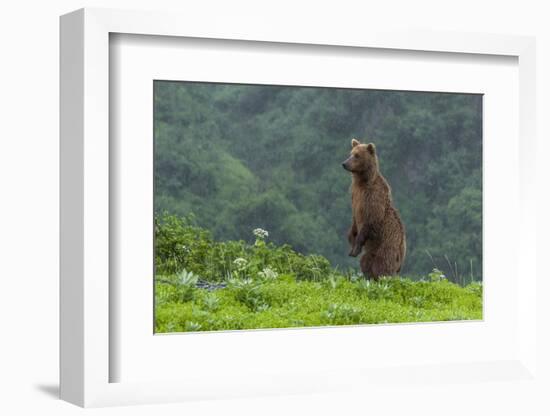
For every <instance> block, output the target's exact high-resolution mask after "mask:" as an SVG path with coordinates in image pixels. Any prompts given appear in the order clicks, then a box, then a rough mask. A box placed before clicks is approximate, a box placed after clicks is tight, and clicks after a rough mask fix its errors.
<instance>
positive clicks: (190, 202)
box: [154, 81, 482, 281]
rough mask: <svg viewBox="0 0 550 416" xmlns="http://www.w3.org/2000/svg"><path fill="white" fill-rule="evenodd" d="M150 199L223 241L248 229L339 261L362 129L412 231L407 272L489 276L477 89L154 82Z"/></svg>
mask: <svg viewBox="0 0 550 416" xmlns="http://www.w3.org/2000/svg"><path fill="white" fill-rule="evenodd" d="M154 88H155V94H154V95H155V98H154V99H155V102H154V110H155V131H154V140H155V211H156V212H157V213H159V214H160V213H162V212H168V213H171V214H176V215H179V216H189V215H190V214H193V215H194V216H195V221H196V223H197V225H199V226H200V227H203V228H206V229H208V230H210V231H211V232H212V234H213V236H214V237H215V238H216V239H217V240H239V239H243V240H247V241H248V240H250V235H251V234H250V230H252V229H254V228H257V227H261V228H263V229H266V230H268V231H269V238H270V241H273V242H274V243H276V244H284V243H286V244H289V245H291V246H292V247H293V248H294V249H295V250H296V251H298V252H302V253H304V254H310V253H313V254H321V255H323V256H325V257H326V258H328V259H329V260H330V261H331V263H332V265H333V266H335V267H339V268H341V269H347V268H348V267H354V268H356V269H358V261H357V259H352V258H349V257H348V256H347V253H348V243H347V239H346V233H347V229H348V227H349V225H350V219H351V203H350V202H351V201H350V194H349V185H350V181H351V178H350V175H349V173H347V172H346V171H344V169H343V168H342V166H341V162H342V161H343V160H344V159H345V158H346V157H347V155H348V153H349V151H350V140H351V138H352V137H357V138H359V139H361V140H363V139H364V140H365V141H372V142H374V143H375V144H376V146H377V151H378V155H379V159H380V168H381V171H382V173H383V175H384V176H385V177H386V178H387V179H388V181H389V183H390V184H391V186H392V190H393V197H394V202H395V205H396V207H397V208H398V210H399V212H400V214H401V217H402V219H403V222H404V224H405V227H406V231H407V248H408V250H407V257H406V260H405V265H404V269H403V271H402V274H404V275H408V276H413V277H414V276H415V275H421V274H423V275H425V274H427V273H429V272H430V271H431V270H432V269H433V268H434V267H437V268H439V269H441V270H443V271H444V272H445V274H446V275H447V276H448V278H449V279H451V280H454V281H457V280H460V279H461V278H462V279H465V280H467V281H469V280H470V279H471V278H472V276H473V278H474V279H478V280H479V279H481V278H482V276H481V270H482V268H481V265H482V263H481V253H482V241H481V231H482V225H481V224H482V194H481V161H482V141H481V134H482V133H481V129H482V126H481V101H482V99H481V96H480V95H466V94H442V93H416V92H415V93H413V92H392V91H375V90H350V89H347V90H345V89H327V88H297V87H278V86H249V85H228V84H205V83H186V82H167V81H155V84H154Z"/></svg>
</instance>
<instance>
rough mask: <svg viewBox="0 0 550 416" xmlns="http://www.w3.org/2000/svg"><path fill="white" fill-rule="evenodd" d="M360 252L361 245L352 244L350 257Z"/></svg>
mask: <svg viewBox="0 0 550 416" xmlns="http://www.w3.org/2000/svg"><path fill="white" fill-rule="evenodd" d="M359 253H361V247H358V246H353V247H352V249H351V251H350V252H349V256H350V257H357V256H358V255H359Z"/></svg>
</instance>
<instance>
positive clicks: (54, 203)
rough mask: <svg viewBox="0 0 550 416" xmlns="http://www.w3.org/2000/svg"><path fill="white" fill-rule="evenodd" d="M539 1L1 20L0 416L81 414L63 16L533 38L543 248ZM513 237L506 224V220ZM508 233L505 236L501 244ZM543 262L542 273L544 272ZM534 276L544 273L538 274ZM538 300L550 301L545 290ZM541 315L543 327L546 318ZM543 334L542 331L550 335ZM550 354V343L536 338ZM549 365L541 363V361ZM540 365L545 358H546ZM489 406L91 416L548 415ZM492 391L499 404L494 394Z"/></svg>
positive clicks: (234, 404) (190, 409)
mask: <svg viewBox="0 0 550 416" xmlns="http://www.w3.org/2000/svg"><path fill="white" fill-rule="evenodd" d="M545 3H548V2H545V1H543V0H542V1H534V0H514V1H506V0H487V1H479V0H461V1H453V2H450V1H443V0H433V1H430V0H414V1H410V0H402V1H401V0H378V1H371V0H363V1H357V2H352V1H346V0H338V1H330V2H328V1H327V2H325V1H320V0H317V1H312V2H311V3H309V2H306V1H303V2H301V3H298V1H297V0H294V1H283V0H278V1H274V0H271V1H268V2H265V1H264V2H262V1H235V0H234V1H225V2H224V1H219V2H214V1H205V0H202V1H195V2H190V1H184V0H180V1H169V0H156V1H153V0H134V1H130V0H111V1H106V0H105V1H100V0H88V1H87V2H82V1H69V0H50V1H38V0H34V1H33V0H20V1H15V0H11V1H9V2H8V1H5V2H4V3H3V4H2V6H1V9H0V35H1V36H0V45H1V48H0V56H1V61H0V120H1V122H0V181H1V182H0V184H1V186H0V189H1V195H2V196H1V198H2V199H1V204H0V244H1V247H0V279H1V282H2V286H1V287H0V330H1V342H0V414H5V415H18V414H33V413H37V412H40V413H41V414H59V415H67V414H77V413H80V412H82V410H81V409H79V408H77V407H74V406H72V405H69V404H67V403H64V402H61V401H59V400H57V398H56V396H57V389H58V387H57V386H58V362H59V361H58V334H59V332H58V316H59V314H58V289H59V287H58V271H59V268H58V254H59V250H58V191H59V190H58V173H59V171H58V160H59V159H58V144H59V142H58V118H59V112H58V104H59V99H58V97H59V95H58V87H59V76H58V69H59V65H58V62H59V47H58V42H59V41H58V35H59V33H58V16H59V15H61V14H64V13H67V12H69V11H72V10H74V9H77V8H81V7H84V6H87V7H116V8H132V9H144V10H149V9H155V10H177V11H183V12H187V13H194V14H197V15H206V16H208V15H210V14H212V13H216V14H221V15H224V16H227V19H231V18H232V16H234V15H235V14H242V13H245V14H247V15H250V17H251V18H254V16H262V17H263V18H266V17H267V18H270V19H274V20H275V21H277V22H280V24H281V27H284V26H285V25H286V24H300V25H303V27H304V30H307V27H308V24H311V22H312V21H315V22H317V23H319V22H325V23H326V27H327V31H332V30H338V27H344V26H347V25H355V26H365V27H367V26H368V25H369V24H373V23H375V22H376V23H377V24H380V23H381V22H382V23H384V22H388V25H397V26H400V27H421V28H433V29H440V30H458V31H464V30H470V31H474V32H488V33H511V34H522V35H536V36H537V38H538V132H539V147H538V155H539V157H540V162H539V164H538V165H539V178H540V180H539V183H538V188H539V189H540V200H539V216H540V223H539V248H540V253H541V254H544V253H545V252H546V249H547V248H549V247H548V243H547V242H546V238H543V237H541V235H542V234H543V233H544V232H546V233H548V232H550V228H549V226H548V225H549V222H548V220H547V219H546V218H542V214H544V213H546V212H550V209H549V208H550V204H549V198H548V188H549V186H548V179H549V175H548V172H549V169H548V167H546V166H542V164H545V165H548V161H547V160H546V157H547V156H548V155H550V152H549V147H550V144H549V141H548V140H545V139H548V138H550V124H549V123H548V121H547V120H548V117H549V115H550V95H549V94H550V88H549V87H550V85H549V84H550V24H549V20H550V12H548V11H547V10H546V7H545V6H547V4H545ZM511 226H513V221H511ZM505 235H506V230H503V238H505ZM542 257H543V256H540V259H539V261H540V266H542V265H543V263H542V261H543V258H542ZM540 270H541V271H540V272H539V273H543V272H544V270H543V269H542V268H541V269H540ZM538 291H539V293H541V294H543V293H550V285H549V284H548V283H546V282H544V281H543V282H542V284H541V285H539V287H538ZM540 308H541V313H544V314H545V315H544V316H546V319H545V322H548V320H547V319H548V318H547V317H548V311H549V308H548V306H546V305H545V304H544V303H543V304H542V305H541V306H540ZM547 332H548V331H547ZM541 337H544V341H545V342H544V345H543V347H548V348H546V351H550V347H549V345H550V343H549V342H548V340H549V336H548V334H547V333H544V332H542V331H541ZM546 355H547V353H546ZM540 358H541V359H542V362H543V364H544V365H548V358H546V357H545V354H541V357H540ZM495 389H496V390H495V392H496V393H495V396H496V397H499V399H498V400H494V399H490V400H489V399H488V398H487V397H483V396H482V395H480V394H479V393H478V392H476V391H475V390H474V389H473V388H472V387H470V386H468V385H467V384H457V386H456V397H454V398H453V400H452V401H450V400H444V398H442V397H439V396H438V388H437V386H434V388H433V390H431V391H426V392H418V391H416V392H411V394H410V395H408V396H407V397H394V396H392V394H391V390H389V391H388V394H387V397H383V398H380V397H378V398H376V400H372V399H371V398H369V397H368V392H365V395H364V397H357V396H351V395H348V394H345V393H335V394H332V395H322V396H321V395H319V396H305V397H280V398H260V399H253V400H231V401H214V402H197V403H186V404H177V405H162V406H156V407H151V406H141V407H132V408H114V409H99V410H92V411H93V412H94V413H98V414H101V415H106V414H109V415H111V414H113V415H125V414H144V415H145V414H149V413H151V412H156V413H157V414H163V415H164V414H167V415H170V414H178V415H181V414H192V415H203V414H212V415H214V414H216V415H218V414H223V415H225V414H240V415H245V414H262V415H264V414H281V413H289V414H300V413H305V414H320V415H324V414H363V413H374V414H377V415H384V414H402V411H399V410H398V409H403V408H408V409H417V410H420V409H422V411H423V413H424V414H426V415H428V414H446V415H454V414H457V415H459V414H460V415H464V414H468V415H477V414H484V413H490V414H502V415H505V414H526V415H537V414H550V411H549V407H548V406H549V405H548V403H546V404H545V405H544V408H543V406H542V405H540V404H537V403H536V402H535V400H534V397H533V396H534V395H535V394H540V392H533V395H529V393H525V392H522V394H513V391H511V390H510V389H509V388H508V387H507V386H505V385H502V386H501V387H498V386H496V387H495ZM498 389H502V394H500V395H498Z"/></svg>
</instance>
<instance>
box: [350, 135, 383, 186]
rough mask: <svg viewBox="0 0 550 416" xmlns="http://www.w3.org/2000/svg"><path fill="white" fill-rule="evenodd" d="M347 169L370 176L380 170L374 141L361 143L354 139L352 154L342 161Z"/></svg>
mask: <svg viewBox="0 0 550 416" xmlns="http://www.w3.org/2000/svg"><path fill="white" fill-rule="evenodd" d="M342 166H343V167H344V169H346V170H347V171H349V172H351V173H354V174H357V175H359V176H365V177H370V176H372V175H373V174H374V173H376V172H377V171H378V157H377V156H376V148H375V147H374V144H373V143H369V144H361V143H359V140H356V139H352V141H351V153H350V156H349V157H348V158H347V159H346V160H345V161H344V162H343V163H342Z"/></svg>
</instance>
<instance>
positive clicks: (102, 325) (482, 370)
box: [60, 9, 538, 407]
mask: <svg viewBox="0 0 550 416" xmlns="http://www.w3.org/2000/svg"><path fill="white" fill-rule="evenodd" d="M234 23H235V22H227V21H223V20H220V21H216V22H212V24H211V25H204V22H202V21H201V20H200V19H193V18H192V17H191V16H185V15H174V14H168V13H151V12H135V11H120V10H107V9H82V10H78V11H76V12H73V13H70V14H68V15H65V16H63V17H62V18H61V235H60V238H61V281H60V286H61V314H60V315H61V339H60V349H61V351H60V354H61V355H60V362H61V370H60V371H61V389H60V394H61V398H62V399H64V400H67V401H69V402H72V403H75V404H77V405H80V406H85V407H88V406H106V405H119V404H138V403H158V402H167V401H183V400H192V399H197V398H217V397H228V398H229V397H242V396H254V395H262V394H283V393H294V394H296V393H308V392H323V391H334V390H336V391H337V390H342V389H354V388H357V389H361V386H362V387H368V388H369V390H371V391H372V390H373V389H374V388H378V387H376V386H378V385H379V384H380V383H382V384H388V383H390V384H393V383H394V382H395V380H401V382H403V380H407V377H408V376H410V375H411V374H413V373H414V376H413V378H415V379H416V380H420V383H427V384H429V383H433V380H436V379H437V380H443V381H444V382H445V381H447V382H451V380H453V379H458V380H462V381H463V382H471V383H478V384H479V386H480V388H483V386H485V385H486V383H485V384H484V383H481V382H482V381H484V380H485V381H486V380H490V381H499V380H500V381H503V380H504V381H507V382H510V383H517V384H518V385H520V384H521V385H522V386H525V382H526V381H529V383H537V382H538V378H537V361H536V346H537V338H536V330H537V328H536V313H537V312H536V302H535V298H536V278H537V271H536V269H535V264H536V258H535V252H536V250H535V230H536V217H535V216H534V215H532V213H533V212H534V211H535V210H534V209H532V208H533V206H534V205H535V193H534V189H533V186H534V185H533V184H534V181H533V176H534V169H535V163H534V162H535V146H534V143H535V131H534V126H535V120H534V115H535V111H534V110H535V42H534V39H533V38H529V37H518V36H508V35H485V34H465V33H437V34H434V33H430V32H428V31H427V32H420V31H418V32H406V33H405V32H403V33H399V32H395V31H387V32H384V31H378V30H374V29H367V30H364V29H360V30H357V29H351V28H350V30H349V32H344V33H342V32H339V33H338V34H334V33H332V34H329V33H326V32H325V31H324V30H323V29H322V28H317V29H316V28H315V27H313V28H309V29H308V31H307V32H304V31H302V30H300V28H298V27H296V28H294V27H285V28H284V30H283V29H282V28H279V27H277V26H276V25H273V26H271V25H265V24H264V25H258V24H255V23H254V22H247V21H246V20H245V19H243V22H240V24H239V25H238V26H236V25H235V24H234ZM237 27H238V32H237V31H236V28H237ZM114 33H119V34H120V33H121V34H130V35H156V36H170V37H183V38H203V39H225V40H234V41H243V40H244V41H250V42H277V43H281V44H301V45H332V46H334V47H341V48H346V47H354V48H371V49H384V50H409V51H428V52H433V53H439V54H469V55H470V56H472V59H475V56H476V54H478V55H504V56H509V57H514V58H517V60H518V68H519V76H518V83H519V114H518V120H519V132H518V144H519V143H520V142H521V146H519V145H518V146H517V151H518V163H519V170H518V172H519V178H517V181H518V182H519V190H517V192H518V194H517V195H518V196H519V199H520V203H519V204H518V206H517V210H518V213H519V217H520V222H519V226H518V229H517V230H516V232H517V239H513V240H512V242H511V244H517V247H515V246H514V249H515V252H516V253H517V269H516V270H515V273H516V274H517V273H518V272H517V270H520V269H521V270H522V274H523V277H522V282H523V284H522V285H521V286H518V288H517V298H516V299H515V300H516V302H515V303H516V306H517V313H516V314H515V315H514V316H515V317H517V323H515V324H516V325H517V334H514V340H515V341H517V345H514V347H513V348H511V349H510V350H506V354H505V355H503V356H499V357H498V360H487V357H481V358H480V359H479V360H477V361H476V360H473V361H472V362H462V363H455V362H449V361H445V360H443V361H441V362H440V363H428V364H427V363H426V362H422V361H419V362H418V363H416V364H415V365H414V367H410V365H411V363H409V364H408V365H409V366H408V367H406V368H403V369H401V370H399V369H395V368H388V367H387V366H382V367H381V368H378V369H377V368H375V367H373V366H372V365H370V366H368V370H369V371H368V372H365V368H363V367H361V366H360V365H359V366H358V367H357V368H350V367H349V366H343V367H342V368H332V369H330V370H327V369H323V370H322V372H321V373H315V372H306V373H300V372H297V373H292V372H289V371H286V370H285V371H282V372H281V373H279V374H270V375H269V376H266V377H264V378H263V379H251V380H238V381H237V382H236V381H235V379H234V376H233V375H232V374H227V373H222V374H219V375H217V377H216V379H215V380H213V379H212V377H211V376H210V378H209V377H207V375H204V376H203V377H202V378H201V377H200V376H198V375H196V374H195V375H194V376H193V377H189V378H187V379H185V378H184V379H183V380H178V381H169V380H161V381H159V380H156V381H140V382H120V381H119V382H112V373H111V372H110V368H111V367H112V366H113V363H114V362H115V361H116V360H118V359H120V357H117V354H116V353H115V351H114V350H113V349H112V348H110V345H111V341H110V340H111V338H112V337H113V334H112V332H111V333H110V319H111V316H110V310H111V311H112V310H114V309H115V308H116V305H113V304H112V303H113V298H112V297H110V291H112V290H113V288H112V286H110V280H109V276H110V274H111V273H112V268H113V262H114V261H116V260H115V259H113V258H110V251H109V246H110V231H109V230H110V227H112V226H113V223H112V221H113V220H114V219H115V218H113V217H111V215H110V200H111V199H113V195H112V194H111V195H110V189H111V192H112V188H111V187H110V179H111V178H110V172H113V171H114V169H115V168H116V167H114V166H113V165H112V164H113V160H112V159H111V158H110V147H109V146H110V143H109V137H110V130H109V128H110V127H109V126H110V124H109V117H110V112H109V111H110V108H109V94H110V75H109V50H110V49H109V48H110V46H109V37H110V34H114ZM528 213H529V214H528ZM411 328H413V327H412V326H409V327H401V328H397V329H395V331H397V332H399V331H409V332H410V331H411ZM313 331H315V330H313ZM345 331H348V332H350V331H351V332H353V331H355V329H354V328H346V329H345ZM341 333H343V332H341ZM274 334H275V335H273V336H275V337H277V336H278V335H277V334H276V333H274ZM310 334H311V335H309V336H311V337H313V336H320V335H315V334H320V332H311V331H310ZM323 336H328V337H330V336H332V335H331V334H328V335H323ZM216 342H219V341H216ZM497 355H498V354H497ZM151 359H152V358H151ZM321 374H324V375H325V376H326V377H322V376H321ZM438 377H440V378H438ZM342 380H344V381H342ZM409 382H410V380H409ZM396 384H398V383H396ZM405 384H406V382H405Z"/></svg>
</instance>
